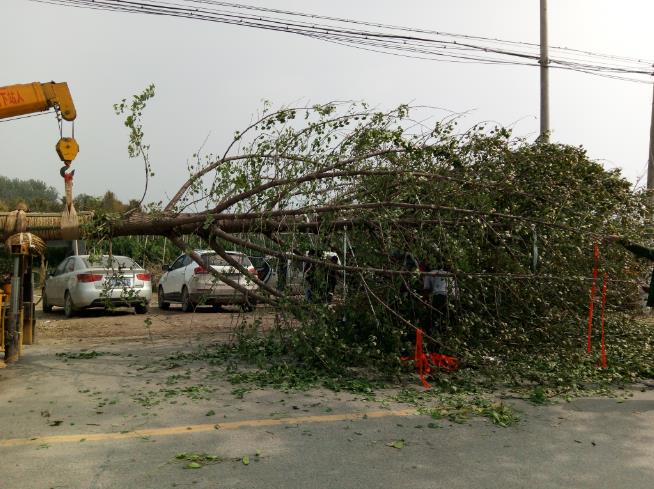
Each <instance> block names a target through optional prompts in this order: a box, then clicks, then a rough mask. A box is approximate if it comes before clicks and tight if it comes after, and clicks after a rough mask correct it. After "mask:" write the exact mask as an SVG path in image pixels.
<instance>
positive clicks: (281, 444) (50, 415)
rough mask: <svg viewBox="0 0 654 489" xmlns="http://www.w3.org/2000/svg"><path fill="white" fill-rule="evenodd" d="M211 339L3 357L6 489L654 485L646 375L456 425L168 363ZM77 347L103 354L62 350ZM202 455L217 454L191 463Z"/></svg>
mask: <svg viewBox="0 0 654 489" xmlns="http://www.w3.org/2000/svg"><path fill="white" fill-rule="evenodd" d="M125 317H126V318H127V316H125ZM130 317H131V316H130ZM120 318H121V316H120V315H118V316H115V317H114V318H113V319H114V320H115V321H117V322H118V323H117V324H119V323H120V320H121V319H120ZM58 320H59V319H57V318H56V317H55V319H53V321H55V322H56V321H58ZM90 320H93V317H83V318H80V319H79V320H78V321H80V323H79V324H78V326H79V325H80V324H83V323H82V322H83V321H87V322H88V321H90ZM130 320H131V319H130ZM225 320H226V319H225ZM62 324H63V323H62ZM69 326H70V325H69ZM171 327H172V326H171ZM161 328H163V326H161ZM74 329H75V328H73V329H72V330H74ZM117 329H120V327H118V326H117ZM67 331H71V329H70V328H68V329H67ZM158 331H159V330H158ZM160 332H161V331H160ZM205 339H206V337H205ZM201 341H202V339H201V338H199V337H197V338H196V339H195V340H194V341H193V342H189V339H188V335H177V336H176V335H174V334H172V333H171V334H170V335H168V336H166V335H165V334H164V333H162V334H161V335H160V336H158V337H156V338H148V337H143V338H140V339H137V340H134V339H131V340H130V341H121V340H120V339H118V338H113V339H111V340H110V339H108V338H106V337H102V338H95V339H89V338H87V337H85V338H84V341H82V342H77V343H76V344H74V345H72V346H71V345H70V344H69V345H62V344H61V342H60V341H48V339H47V335H46V339H45V340H44V341H42V342H41V343H40V344H37V345H33V346H31V347H27V348H26V349H25V354H24V356H23V358H22V359H21V362H20V363H19V364H17V365H14V366H11V367H9V368H6V369H3V370H0V488H2V489H23V488H28V489H47V488H71V489H72V488H75V489H98V488H121V489H125V488H127V489H129V488H135V489H136V488H139V489H141V488H142V489H147V488H157V489H159V488H167V487H193V488H211V489H215V488H243V489H256V488H262V489H263V488H266V489H270V488H285V489H295V488H298V489H299V488H302V489H306V488H325V489H354V488H378V487H395V488H400V487H406V488H412V489H413V488H415V489H420V488H429V489H434V488H448V489H458V488H462V489H463V488H466V489H468V488H489V489H491V488H502V489H508V488H532V487H534V488H541V489H542V488H560V487H566V488H586V487H588V488H593V489H597V488H613V487H615V488H618V487H619V488H630V489H637V488H648V489H650V488H651V487H653V485H654V482H652V481H654V390H652V389H651V388H647V387H643V386H635V387H634V388H633V390H632V391H631V392H632V393H633V397H629V398H627V399H624V400H623V399H613V398H601V399H577V400H574V401H572V402H560V403H557V404H552V405H548V406H532V405H530V404H527V403H523V402H521V401H511V402H512V403H513V405H514V406H515V407H516V408H517V409H519V410H520V411H521V413H522V414H521V418H522V419H521V421H520V422H519V423H518V424H516V425H513V426H511V427H508V428H500V427H498V426H495V425H493V424H491V423H490V422H489V421H488V420H487V419H485V418H471V419H470V420H469V421H468V422H466V423H464V424H455V423H451V422H448V421H444V420H437V421H436V420H433V419H431V418H429V417H426V416H421V415H418V414H416V412H415V409H414V408H413V407H411V406H407V405H401V404H380V403H378V402H371V401H366V400H363V399H359V398H356V396H354V395H351V394H342V393H333V392H329V391H322V390H316V391H311V392H307V393H304V392H299V393H297V392H296V393H284V392H279V391H274V390H255V391H252V392H250V393H247V394H246V395H244V397H243V398H242V399H240V398H239V395H238V393H236V394H235V392H234V389H235V386H234V385H232V384H230V383H229V382H227V381H226V379H224V378H221V377H220V376H215V377H214V376H212V374H213V372H212V370H211V366H209V365H207V366H202V365H197V364H194V365H177V366H175V365H172V366H171V365H170V362H169V361H168V358H169V355H170V354H171V353H173V352H177V351H191V350H193V349H195V348H197V346H198V343H199V342H201ZM83 349H86V352H89V351H98V352H101V353H102V354H101V355H99V356H91V358H86V359H72V358H70V356H69V358H68V359H67V358H66V357H65V356H61V355H59V356H57V355H56V354H57V353H66V352H68V353H73V354H74V355H76V354H78V353H79V352H80V351H81V350H83ZM171 367H172V368H171ZM641 389H644V391H641ZM400 441H402V443H398V442H400ZM393 444H395V445H396V446H398V447H400V448H395V447H393V446H389V445H393ZM182 454H186V455H185V456H186V459H179V458H177V457H178V456H181V455H182ZM194 454H195V455H197V454H208V455H210V456H212V457H219V458H216V459H213V460H204V461H203V460H200V461H199V462H198V465H201V467H199V468H186V467H188V466H189V464H192V463H193V460H192V459H189V458H192V456H193V455H194ZM205 462H207V463H205ZM244 462H247V463H244Z"/></svg>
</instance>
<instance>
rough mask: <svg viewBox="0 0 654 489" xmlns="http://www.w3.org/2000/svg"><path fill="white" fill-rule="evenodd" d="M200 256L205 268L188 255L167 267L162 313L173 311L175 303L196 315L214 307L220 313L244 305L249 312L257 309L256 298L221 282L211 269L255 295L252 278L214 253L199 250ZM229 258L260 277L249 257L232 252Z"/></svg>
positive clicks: (160, 293) (160, 295)
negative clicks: (200, 307)
mask: <svg viewBox="0 0 654 489" xmlns="http://www.w3.org/2000/svg"><path fill="white" fill-rule="evenodd" d="M196 253H197V254H199V255H200V256H201V257H202V260H203V265H202V266H199V265H198V264H197V263H196V262H195V261H194V260H193V259H192V258H191V257H190V256H189V255H186V254H184V255H181V256H179V257H178V258H177V259H176V260H175V261H174V262H173V263H172V264H171V265H168V266H164V272H165V273H164V274H163V275H162V276H161V279H160V280H159V286H158V287H157V297H158V300H159V307H160V308H161V309H169V308H170V304H171V303H179V304H181V305H182V311H184V312H190V311H193V310H194V309H195V307H196V306H198V305H211V306H212V307H213V308H214V310H216V311H217V310H220V308H221V307H222V306H225V305H240V306H241V307H242V308H243V310H246V311H251V310H253V309H254V307H255V304H256V303H255V301H254V300H253V299H252V297H249V296H248V295H247V294H244V293H243V292H241V291H240V290H236V289H234V288H233V287H231V286H230V285H227V284H226V283H224V282H223V281H221V280H219V279H218V278H217V277H215V276H214V275H213V274H212V273H211V272H210V271H209V267H211V268H212V269H214V270H216V271H217V272H220V273H222V274H224V275H226V276H228V277H229V279H230V280H233V281H234V282H236V283H238V284H239V285H241V286H242V287H245V288H246V289H247V290H248V291H249V290H252V291H254V290H256V288H257V286H256V284H255V283H254V282H253V281H252V280H251V277H250V276H248V275H244V274H242V273H241V272H239V271H238V270H237V269H236V268H235V267H233V266H232V265H230V264H229V263H227V262H226V261H225V260H223V258H221V257H220V256H219V255H218V254H217V253H216V252H215V251H213V250H196ZM227 254H228V255H230V256H231V257H232V258H234V259H235V260H237V261H238V262H239V263H240V265H241V266H243V267H244V268H246V269H247V270H248V272H249V274H250V275H251V276H254V275H256V273H257V272H256V269H255V268H254V266H252V263H251V262H250V259H249V258H248V257H247V256H246V255H244V254H243V253H240V252H238V251H228V252H227Z"/></svg>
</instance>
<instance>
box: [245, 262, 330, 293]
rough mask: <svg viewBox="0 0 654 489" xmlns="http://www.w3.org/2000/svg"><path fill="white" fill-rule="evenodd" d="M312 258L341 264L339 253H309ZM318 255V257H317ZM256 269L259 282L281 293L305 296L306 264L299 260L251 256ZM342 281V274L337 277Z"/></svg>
mask: <svg viewBox="0 0 654 489" xmlns="http://www.w3.org/2000/svg"><path fill="white" fill-rule="evenodd" d="M306 254H307V255H308V256H309V255H311V257H312V258H316V257H318V258H320V259H322V260H325V261H328V260H329V261H331V262H332V263H335V264H336V265H340V264H341V259H340V257H339V256H338V254H337V253H334V252H331V251H321V252H313V253H310V252H307V253H306ZM316 255H317V256H316ZM250 260H251V261H252V263H253V265H254V267H255V268H256V270H257V276H258V277H259V280H261V281H262V282H264V283H265V284H266V285H268V286H269V287H272V288H274V289H277V290H279V291H282V290H283V291H286V293H287V294H289V295H304V294H305V292H306V287H307V284H306V280H305V271H306V269H307V266H308V265H306V262H303V261H299V260H290V259H289V260H282V261H281V262H280V259H279V258H278V257H276V256H250ZM337 276H338V278H340V280H341V281H342V274H340V273H339V274H338V275H337Z"/></svg>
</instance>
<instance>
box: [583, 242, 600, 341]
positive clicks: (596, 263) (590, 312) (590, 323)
mask: <svg viewBox="0 0 654 489" xmlns="http://www.w3.org/2000/svg"><path fill="white" fill-rule="evenodd" d="M599 257H600V250H599V245H598V244H597V242H595V243H594V244H593V283H592V284H591V286H590V302H589V304H588V341H587V343H586V353H590V352H591V340H590V338H591V334H592V332H593V309H594V306H595V282H597V270H598V268H599Z"/></svg>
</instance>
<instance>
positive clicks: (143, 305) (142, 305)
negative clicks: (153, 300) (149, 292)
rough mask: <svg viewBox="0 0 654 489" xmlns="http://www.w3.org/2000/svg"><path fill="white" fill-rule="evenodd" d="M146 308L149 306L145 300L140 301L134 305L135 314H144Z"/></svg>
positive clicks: (146, 310)
mask: <svg viewBox="0 0 654 489" xmlns="http://www.w3.org/2000/svg"><path fill="white" fill-rule="evenodd" d="M148 309H149V307H148V305H147V304H146V303H145V302H141V303H139V304H136V305H135V306H134V311H136V314H145V313H146V312H148Z"/></svg>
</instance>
